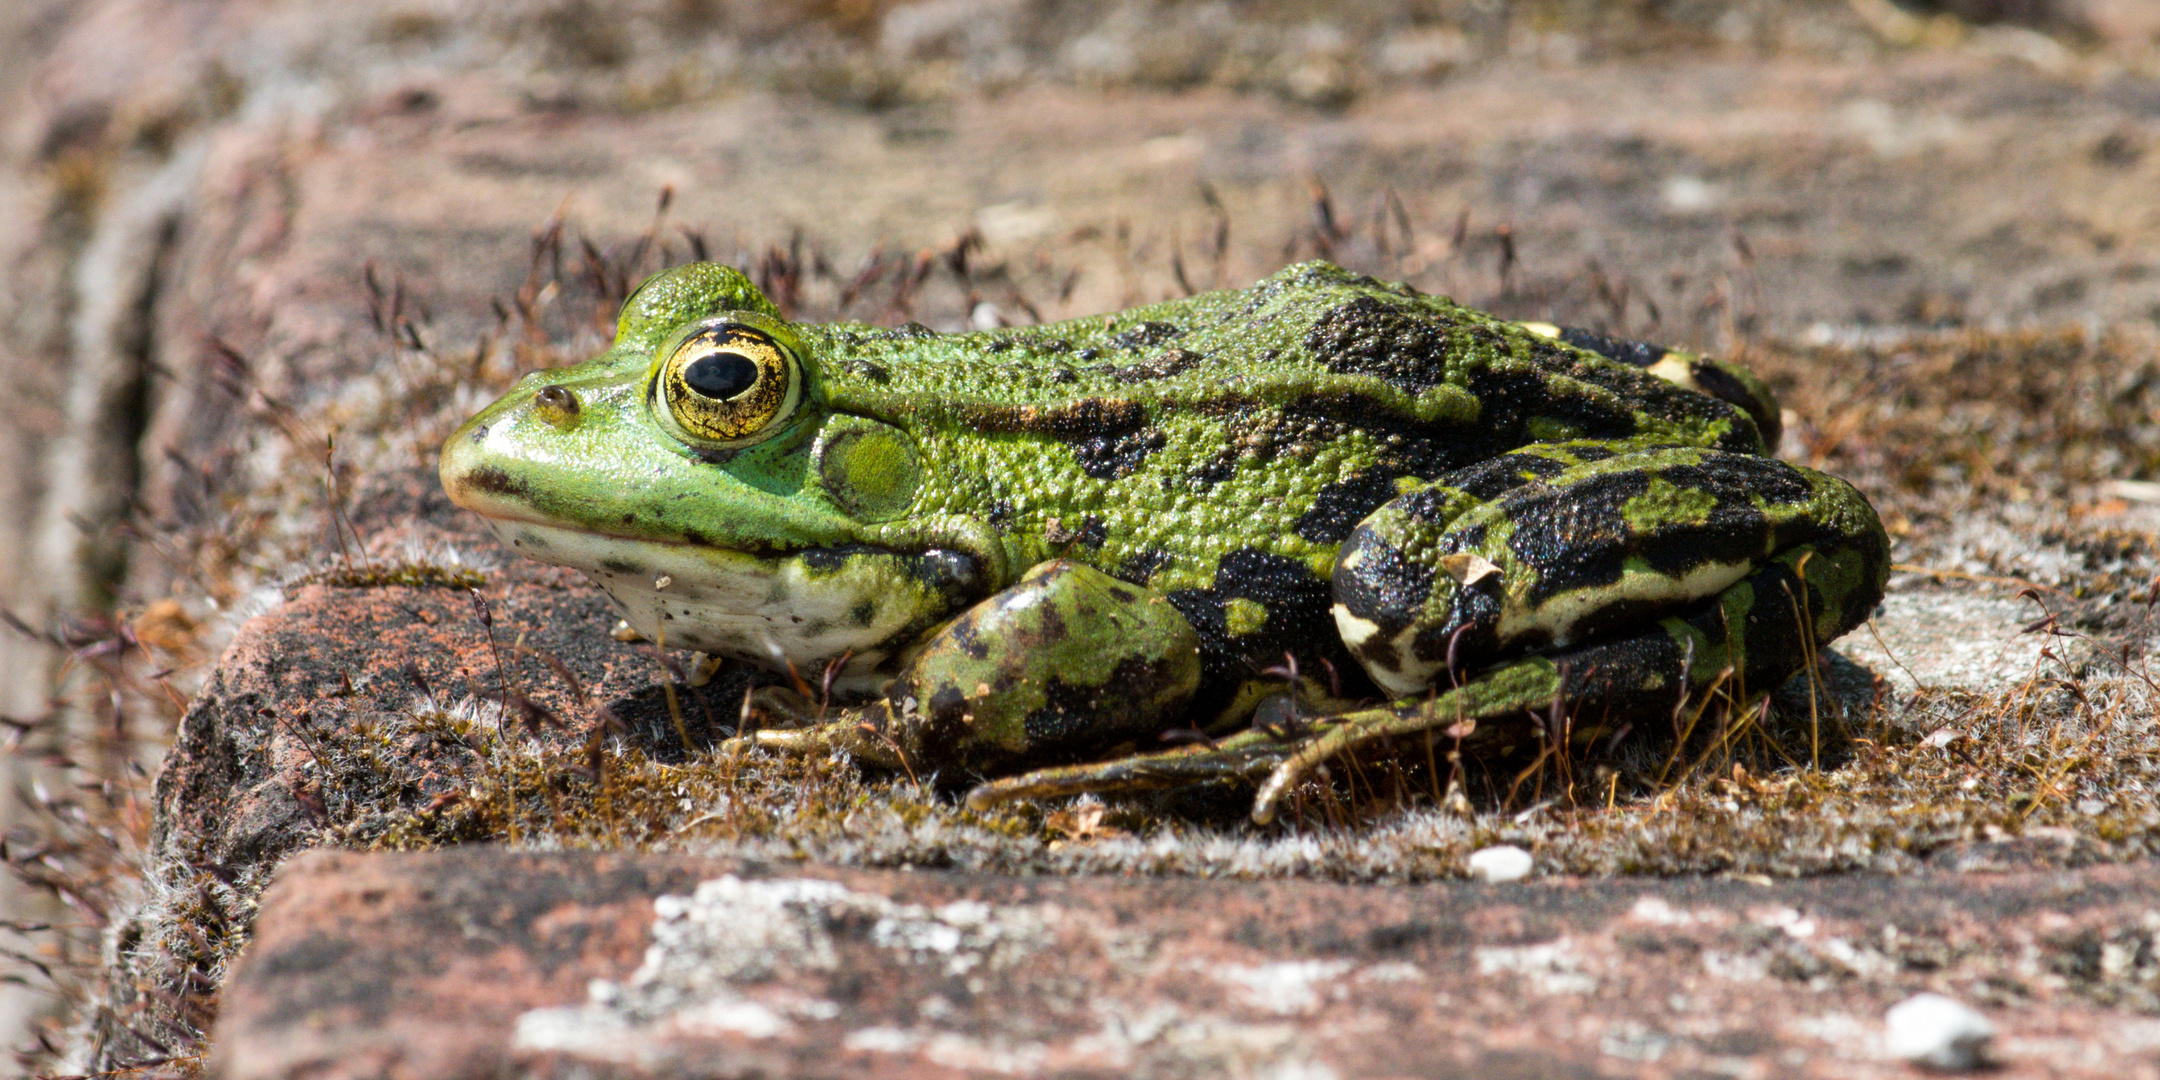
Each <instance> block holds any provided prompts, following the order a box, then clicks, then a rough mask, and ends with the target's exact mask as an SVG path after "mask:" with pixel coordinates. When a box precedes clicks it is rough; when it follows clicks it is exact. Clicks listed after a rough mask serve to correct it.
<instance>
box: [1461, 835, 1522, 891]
mask: <svg viewBox="0 0 2160 1080" xmlns="http://www.w3.org/2000/svg"><path fill="white" fill-rule="evenodd" d="M1535 864H1536V860H1535V859H1533V858H1531V856H1530V853H1529V852H1527V851H1524V850H1523V849H1521V848H1519V847H1516V846H1515V845H1513V844H1496V845H1494V846H1492V847H1489V848H1481V849H1479V850H1477V851H1473V852H1471V853H1470V876H1471V877H1474V878H1476V879H1478V880H1479V881H1486V882H1500V881H1521V880H1522V879H1523V878H1526V877H1529V876H1530V868H1531V867H1532V866H1534V865H1535Z"/></svg>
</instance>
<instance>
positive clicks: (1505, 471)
mask: <svg viewBox="0 0 2160 1080" xmlns="http://www.w3.org/2000/svg"><path fill="white" fill-rule="evenodd" d="M1567 467H1568V466H1567V462H1564V461H1558V460H1555V459H1553V458H1550V457H1547V456H1545V455H1543V454H1502V455H1500V456H1499V457H1496V458H1493V459H1492V460H1490V461H1481V462H1479V463H1477V464H1475V465H1472V466H1470V467H1468V468H1464V469H1457V470H1455V471H1454V472H1451V473H1449V474H1447V475H1446V476H1444V477H1442V478H1441V480H1440V482H1441V483H1442V484H1445V485H1446V486H1448V487H1450V488H1454V489H1455V490H1457V491H1460V492H1462V493H1463V494H1465V495H1468V496H1470V497H1471V498H1474V499H1477V500H1479V501H1481V502H1491V501H1492V500H1494V499H1497V498H1499V497H1500V496H1502V495H1505V494H1507V493H1508V492H1510V491H1513V490H1515V489H1516V488H1519V487H1521V486H1523V485H1524V484H1528V483H1531V482H1533V481H1537V480H1549V479H1551V478H1553V477H1554V476H1557V475H1559V473H1560V472H1561V471H1562V470H1564V469H1566V468H1567ZM1428 490H1429V489H1428ZM1421 494H1422V493H1421ZM1445 495H1446V492H1436V493H1435V497H1436V498H1438V497H1444V496H1445ZM1430 513H1431V510H1427V511H1426V514H1427V515H1430Z"/></svg>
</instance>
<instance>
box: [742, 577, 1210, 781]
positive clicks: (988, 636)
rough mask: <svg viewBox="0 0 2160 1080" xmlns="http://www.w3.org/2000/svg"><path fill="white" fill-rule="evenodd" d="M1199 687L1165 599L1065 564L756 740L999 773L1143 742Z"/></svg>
mask: <svg viewBox="0 0 2160 1080" xmlns="http://www.w3.org/2000/svg"><path fill="white" fill-rule="evenodd" d="M1199 684H1200V643H1199V636H1198V635H1197V634H1196V633H1195V632H1194V631H1193V628H1192V624H1191V623H1189V622H1187V621H1186V619H1185V617H1184V616H1183V615H1182V614H1180V613H1179V612H1178V610H1177V609H1176V608H1175V607H1172V606H1171V605H1170V603H1169V601H1168V600H1166V599H1164V598H1163V597H1162V596H1161V595H1160V594H1158V593H1155V592H1153V591H1151V590H1149V589H1147V588H1144V587H1142V586H1137V585H1131V584H1128V583H1126V582H1123V581H1119V580H1117V579H1115V578H1112V577H1110V576H1109V575H1107V574H1104V573H1102V572H1101V571H1099V570H1095V569H1093V568H1091V567H1087V566H1083V565H1081V564H1079V563H1072V562H1065V561H1062V560H1060V561H1053V562H1046V563H1043V564H1041V565H1040V566H1037V567H1035V568H1034V569H1032V570H1030V571H1028V572H1027V573H1026V574H1025V575H1023V576H1022V577H1021V579H1020V580H1019V581H1018V582H1017V583H1015V584H1014V585H1012V586H1011V587H1010V588H1007V589H1005V590H1004V591H1002V592H1000V593H998V594H996V595H994V596H992V597H990V598H989V599H987V600H984V601H982V602H981V603H978V604H976V605H975V606H974V607H972V608H970V609H968V610H967V611H966V612H963V613H962V614H961V615H960V617H959V618H957V619H955V620H954V621H953V622H952V623H950V624H949V625H947V626H946V627H944V628H943V629H941V630H940V631H938V632H937V633H936V634H935V635H933V636H932V637H931V638H930V640H929V641H928V642H927V643H926V644H925V646H924V647H923V648H922V649H921V651H920V652H919V653H918V654H917V655H916V656H914V657H913V658H912V659H911V660H910V662H909V663H908V664H907V666H906V667H905V668H904V669H903V670H902V671H901V673H900V675H899V676H898V677H897V678H895V679H894V680H893V682H892V685H891V686H890V687H889V688H888V689H887V690H886V692H885V696H884V697H883V698H882V699H879V700H876V701H872V702H871V703H870V704H868V705H866V706H863V707H862V708H860V709H855V710H850V711H849V712H848V713H846V714H845V715H844V716H843V717H842V718H841V719H840V720H838V721H836V722H833V723H829V724H822V725H818V726H815V727H809V728H797V729H791V730H766V731H760V732H758V734H757V737H756V742H757V743H758V745H761V746H767V747H772V748H777V749H781V750H786V751H792V752H804V751H813V750H820V749H839V750H845V751H847V752H848V754H849V755H850V756H851V757H853V758H855V759H856V760H857V761H860V762H863V763H865V764H869V765H874V766H879V767H883V768H891V769H901V770H906V771H908V772H911V773H914V774H917V775H927V774H930V773H935V772H942V771H946V770H956V771H959V772H963V773H968V774H973V775H996V774H998V773H1003V772H1010V771H1012V770H1013V769H1015V768H1019V767H1026V766H1034V765H1043V764H1055V763H1058V762H1061V761H1077V760H1081V759H1083V758H1087V757H1090V756H1093V755H1096V754H1099V753H1101V752H1103V751H1105V750H1107V749H1109V748H1112V747H1115V746H1118V745H1121V744H1125V743H1135V742H1148V743H1152V742H1153V741H1154V737H1155V736H1156V735H1158V734H1159V733H1160V732H1161V731H1162V730H1163V729H1164V728H1166V727H1173V726H1176V724H1177V722H1178V719H1179V718H1180V717H1181V716H1182V715H1183V713H1184V711H1185V706H1186V704H1187V703H1188V702H1190V701H1191V699H1192V695H1193V692H1194V691H1195V690H1196V689H1198V687H1199Z"/></svg>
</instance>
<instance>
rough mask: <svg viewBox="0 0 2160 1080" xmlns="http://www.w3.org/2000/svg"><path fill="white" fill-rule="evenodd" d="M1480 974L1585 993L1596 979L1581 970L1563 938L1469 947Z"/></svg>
mask: <svg viewBox="0 0 2160 1080" xmlns="http://www.w3.org/2000/svg"><path fill="white" fill-rule="evenodd" d="M1470 956H1471V959H1473V960H1475V961H1476V962H1477V970H1478V974H1480V975H1498V974H1510V973H1511V974H1517V975H1522V976H1524V977H1526V978H1527V979H1528V980H1529V981H1530V985H1531V986H1532V987H1533V988H1534V989H1536V990H1538V991H1540V992H1543V993H1547V994H1587V993H1589V992H1590V991H1592V990H1595V989H1597V979H1596V978H1595V977H1594V976H1592V975H1590V974H1589V973H1587V972H1585V971H1584V970H1583V965H1582V958H1581V956H1580V955H1579V954H1578V953H1577V952H1576V951H1575V947H1574V946H1573V945H1571V944H1569V942H1568V940H1567V939H1566V938H1561V939H1560V940H1558V941H1549V942H1546V943H1545V944H1543V945H1525V946H1521V947H1519V948H1500V947H1497V946H1496V947H1492V948H1484V949H1475V950H1472V952H1471V954H1470Z"/></svg>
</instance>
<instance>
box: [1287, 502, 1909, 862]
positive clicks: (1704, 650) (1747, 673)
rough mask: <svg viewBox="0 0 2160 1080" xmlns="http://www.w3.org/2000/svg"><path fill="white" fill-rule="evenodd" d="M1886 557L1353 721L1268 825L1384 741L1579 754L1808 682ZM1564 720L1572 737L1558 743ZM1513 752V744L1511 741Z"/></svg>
mask: <svg viewBox="0 0 2160 1080" xmlns="http://www.w3.org/2000/svg"><path fill="white" fill-rule="evenodd" d="M1882 562H1883V557H1882V554H1881V553H1880V552H1879V551H1877V550H1876V545H1874V544H1872V543H1869V542H1868V541H1867V540H1865V539H1862V540H1858V541H1842V540H1831V539H1826V540H1823V541H1821V542H1819V543H1811V544H1801V545H1799V546H1798V547H1795V548H1791V549H1788V550H1786V551H1784V552H1782V553H1780V554H1779V555H1778V556H1777V557H1775V558H1773V559H1771V560H1770V561H1769V562H1767V563H1765V564H1764V565H1763V566H1761V567H1759V568H1758V569H1756V570H1755V571H1754V572H1753V573H1752V574H1749V575H1748V576H1747V577H1746V578H1744V579H1742V580H1741V581H1739V582H1737V583H1735V584H1733V585H1731V586H1728V587H1727V588H1725V589H1724V590H1723V591H1721V592H1719V593H1718V594H1717V595H1715V596H1713V597H1710V598H1709V599H1707V600H1704V601H1699V602H1698V603H1696V604H1695V605H1693V607H1692V608H1691V609H1690V610H1687V611H1684V612H1682V613H1680V614H1677V615H1671V616H1667V617H1665V618H1663V619H1659V620H1657V621H1656V622H1655V623H1653V624H1651V625H1650V626H1649V627H1647V628H1646V629H1643V630H1641V631H1639V632H1636V633H1621V634H1619V635H1616V636H1612V637H1608V638H1602V639H1599V640H1595V641H1591V642H1588V643H1585V644H1581V645H1576V646H1572V647H1568V648H1562V649H1556V650H1553V651H1551V652H1547V653H1543V654H1540V655H1535V656H1528V657H1523V658H1519V659H1516V660H1510V661H1504V662H1501V663H1499V664H1496V665H1494V666H1492V667H1490V668H1487V669H1485V670H1483V671H1480V672H1478V673H1477V674H1476V675H1474V676H1471V677H1469V678H1468V679H1467V680H1466V681H1465V682H1464V683H1462V684H1461V685H1459V686H1457V687H1455V688H1453V689H1451V690H1448V691H1446V692H1444V693H1440V694H1437V695H1434V696H1432V697H1430V698H1427V699H1423V700H1419V699H1415V698H1406V699H1403V700H1398V701H1397V702H1395V703H1394V704H1393V705H1391V706H1389V707H1388V708H1384V709H1373V710H1367V711H1365V712H1363V713H1359V714H1355V715H1353V716H1349V717H1344V718H1343V719H1344V721H1345V722H1344V723H1342V724H1340V725H1338V726H1333V727H1331V728H1329V730H1327V731H1326V732H1325V733H1323V734H1321V735H1320V736H1319V737H1318V738H1315V739H1313V740H1311V741H1310V742H1308V743H1306V744H1305V745H1303V746H1300V747H1299V748H1297V749H1296V750H1295V751H1294V752H1292V753H1291V754H1289V755H1288V756H1286V757H1285V758H1284V759H1283V760H1282V762H1281V763H1280V764H1278V765H1277V766H1276V767H1275V768H1274V769H1273V770H1272V771H1271V772H1270V775H1269V776H1268V779H1267V781H1266V782H1265V783H1263V784H1262V785H1261V787H1260V793H1259V795H1258V796H1257V797H1256V798H1255V799H1254V803H1253V818H1254V820H1256V821H1263V822H1264V821H1267V820H1269V819H1270V818H1272V817H1273V816H1274V808H1275V806H1276V804H1277V803H1279V802H1280V801H1281V799H1282V797H1283V796H1284V795H1285V794H1286V793H1288V792H1289V791H1290V790H1291V789H1292V788H1293V787H1294V786H1295V785H1296V784H1297V783H1298V782H1300V781H1302V780H1304V779H1305V778H1306V777H1307V776H1309V775H1310V774H1311V773H1312V772H1313V770H1314V769H1316V768H1318V767H1319V766H1320V765H1321V764H1322V763H1324V762H1326V761H1327V760H1329V759H1330V758H1333V757H1336V756H1339V755H1343V754H1352V753H1356V752H1358V751H1359V750H1361V749H1363V748H1365V747H1367V746H1370V745H1371V744H1373V743H1375V742H1378V741H1380V740H1385V739H1393V738H1399V737H1402V736H1406V735H1419V734H1422V733H1426V732H1433V731H1439V730H1444V729H1446V728H1449V727H1451V726H1453V725H1456V724H1458V723H1461V722H1462V721H1463V720H1466V719H1470V720H1477V721H1479V722H1480V723H1481V724H1483V725H1485V727H1486V738H1487V739H1491V738H1493V737H1494V736H1501V737H1502V738H1505V735H1504V734H1503V733H1504V732H1506V731H1507V730H1509V729H1508V727H1507V725H1506V723H1505V722H1506V721H1510V720H1514V721H1520V722H1521V723H1520V724H1518V725H1516V727H1515V728H1514V730H1516V731H1517V732H1518V733H1519V732H1521V731H1523V730H1524V729H1525V728H1527V726H1528V725H1529V724H1532V723H1538V724H1542V725H1543V726H1544V728H1545V730H1546V731H1547V734H1548V737H1551V738H1555V739H1564V740H1565V741H1567V742H1568V743H1570V744H1571V745H1573V746H1577V747H1580V746H1587V745H1590V744H1591V743H1593V742H1595V741H1596V740H1598V739H1601V738H1605V737H1607V736H1610V735H1615V734H1618V733H1621V732H1624V731H1625V730H1626V729H1627V727H1629V726H1631V725H1633V724H1636V723H1639V722H1640V721H1642V720H1644V719H1645V718H1651V717H1658V716H1677V715H1679V714H1680V711H1681V709H1682V707H1683V706H1684V705H1686V704H1688V703H1689V702H1691V701H1694V700H1696V699H1698V698H1699V697H1700V696H1701V695H1703V694H1705V693H1707V692H1709V691H1711V690H1713V689H1715V688H1717V687H1719V686H1721V685H1727V684H1728V683H1729V684H1731V685H1737V686H1738V687H1741V688H1744V689H1748V690H1755V691H1768V690H1771V689H1775V688H1776V687H1778V686H1780V685H1782V684H1783V683H1784V682H1785V681H1786V680H1788V679H1790V678H1792V677H1793V675H1795V674H1796V673H1798V672H1799V670H1800V669H1801V667H1802V666H1803V665H1804V664H1806V663H1807V662H1808V660H1809V658H1811V657H1812V656H1814V654H1815V647H1816V646H1817V645H1818V644H1819V643H1822V642H1827V641H1829V640H1831V639H1832V638H1835V637H1837V636H1839V635H1841V634H1843V633H1845V632H1846V631H1847V630H1850V629H1852V628H1853V627H1854V626H1857V625H1859V623H1860V622H1862V621H1863V620H1865V619H1866V618H1867V616H1868V613H1869V612H1870V611H1872V610H1873V609H1874V606H1875V604H1876V603H1877V601H1879V600H1880V598H1881V595H1882V593H1881V584H1880V582H1881V566H1882ZM1563 716H1564V717H1565V722H1564V725H1563V731H1562V732H1555V731H1552V730H1551V729H1552V726H1553V723H1554V721H1555V719H1557V718H1560V717H1563ZM1508 741H1512V740H1508Z"/></svg>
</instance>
